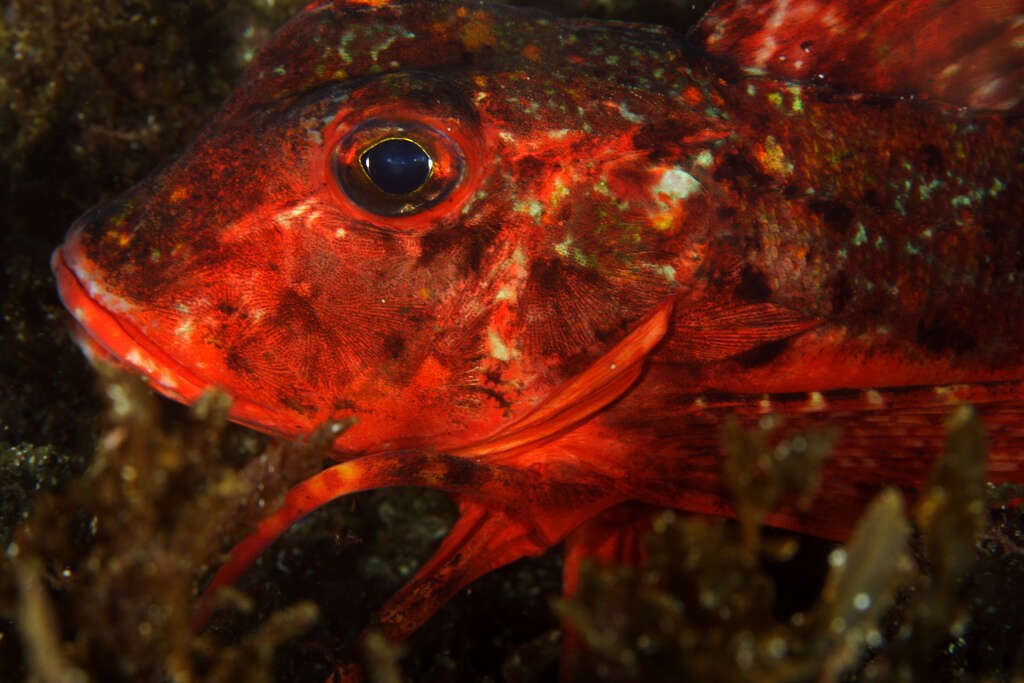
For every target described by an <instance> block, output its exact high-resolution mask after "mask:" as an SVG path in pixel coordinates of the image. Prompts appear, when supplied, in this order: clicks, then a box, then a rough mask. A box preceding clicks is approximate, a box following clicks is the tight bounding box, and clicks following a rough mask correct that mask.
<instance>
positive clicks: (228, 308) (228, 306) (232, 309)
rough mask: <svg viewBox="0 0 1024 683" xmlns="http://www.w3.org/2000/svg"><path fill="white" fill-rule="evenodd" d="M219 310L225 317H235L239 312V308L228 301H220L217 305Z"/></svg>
mask: <svg viewBox="0 0 1024 683" xmlns="http://www.w3.org/2000/svg"><path fill="white" fill-rule="evenodd" d="M217 310H218V311H219V312H221V313H223V314H224V315H228V316H231V315H234V314H235V313H236V312H237V311H238V307H237V306H235V305H234V304H232V303H230V302H228V301H220V302H218V303H217Z"/></svg>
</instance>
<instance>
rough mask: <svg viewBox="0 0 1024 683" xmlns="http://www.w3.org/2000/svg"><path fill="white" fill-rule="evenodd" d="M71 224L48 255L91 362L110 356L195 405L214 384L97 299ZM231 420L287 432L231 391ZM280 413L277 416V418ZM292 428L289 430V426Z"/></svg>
mask: <svg viewBox="0 0 1024 683" xmlns="http://www.w3.org/2000/svg"><path fill="white" fill-rule="evenodd" d="M78 236H79V231H78V230H75V229H72V231H71V232H70V233H69V235H68V238H67V240H66V241H65V243H64V244H62V245H61V246H59V247H57V248H56V249H55V250H54V251H53V255H52V256H51V257H50V268H51V270H52V271H53V275H54V278H55V279H56V281H57V293H58V295H59V296H60V299H61V302H62V303H63V304H64V307H65V308H66V309H67V310H68V311H69V312H70V313H71V316H72V318H73V319H74V320H73V322H72V325H71V337H72V339H73V340H74V342H75V344H76V345H77V346H78V347H79V348H80V349H81V350H82V352H83V353H84V354H85V356H86V358H88V359H89V361H90V362H91V363H93V364H96V363H97V362H108V363H112V364H113V365H116V366H119V367H121V368H124V369H126V370H129V371H132V372H135V373H138V374H140V375H142V376H143V377H144V378H145V379H146V380H148V382H149V383H150V385H151V386H152V387H153V388H154V389H155V390H156V391H157V392H159V393H161V394H163V395H164V396H166V397H168V398H170V399H172V400H175V401H178V402H180V403H185V404H187V405H191V404H192V403H194V402H195V401H196V400H197V399H198V398H199V397H200V396H201V395H202V394H203V393H204V392H205V391H207V390H210V389H213V388H214V387H215V385H214V384H213V383H211V382H209V381H206V380H204V379H203V378H202V377H200V376H199V375H198V374H196V373H195V371H194V370H192V369H191V368H189V367H188V366H187V365H184V364H183V363H181V362H179V361H178V360H176V359H175V358H173V357H172V356H170V355H169V354H168V353H166V352H165V351H163V350H162V349H161V348H160V347H159V346H158V345H157V344H156V343H155V342H153V340H151V339H150V338H149V337H147V336H146V334H145V333H143V332H142V330H140V329H139V328H138V327H137V326H135V325H134V324H132V322H131V321H130V320H129V319H127V317H126V316H118V315H117V314H116V313H114V312H113V311H111V310H109V309H108V308H106V307H105V306H103V305H102V304H101V303H99V301H98V300H97V297H98V295H101V294H102V293H103V292H102V288H101V287H100V286H99V285H98V284H97V283H96V280H95V279H94V278H91V277H89V276H88V275H87V272H88V269H87V268H85V267H84V266H83V265H82V262H83V261H86V260H87V257H85V256H84V255H83V254H82V253H81V251H82V246H81V244H80V243H79V242H78V239H77V238H78ZM231 398H232V406H231V411H230V415H231V418H232V420H234V421H236V422H239V423H242V424H245V425H248V426H250V427H253V428H256V429H259V430H260V431H263V432H270V433H272V434H280V435H284V431H279V430H276V429H274V428H273V427H272V425H274V424H275V422H276V421H279V418H280V416H279V415H277V412H276V411H273V410H271V409H270V408H268V407H266V406H264V405H261V404H259V403H256V402H253V401H249V400H246V399H244V398H238V397H235V396H232V397H231ZM275 418H277V420H275ZM289 431H290V430H289Z"/></svg>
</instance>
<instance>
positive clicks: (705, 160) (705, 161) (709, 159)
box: [693, 150, 715, 168]
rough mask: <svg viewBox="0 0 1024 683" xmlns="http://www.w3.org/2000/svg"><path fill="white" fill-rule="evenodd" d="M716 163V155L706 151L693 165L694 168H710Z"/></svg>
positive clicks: (698, 156)
mask: <svg viewBox="0 0 1024 683" xmlns="http://www.w3.org/2000/svg"><path fill="white" fill-rule="evenodd" d="M714 162H715V157H714V155H713V154H711V152H710V151H709V150H704V151H703V152H701V153H700V154H698V155H697V158H696V159H695V160H694V162H693V164H694V166H701V167H702V168H710V167H711V164H713V163H714Z"/></svg>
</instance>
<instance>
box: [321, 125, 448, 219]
mask: <svg viewBox="0 0 1024 683" xmlns="http://www.w3.org/2000/svg"><path fill="white" fill-rule="evenodd" d="M331 155H332V156H331V160H330V161H331V170H332V171H333V173H332V175H333V180H334V181H335V182H336V183H337V186H338V187H339V188H340V189H341V191H342V192H343V193H344V195H345V196H346V197H347V198H348V199H349V200H350V201H351V202H352V203H354V204H355V205H357V206H358V207H360V208H362V209H365V210H366V211H369V212H371V213H374V214H377V215H378V216H386V217H400V216H410V215H413V214H416V213H419V212H421V211H424V210H426V209H429V208H430V207H432V206H436V205H437V204H438V203H440V202H442V201H443V200H444V199H445V198H446V197H448V196H449V195H450V194H451V192H452V190H453V189H455V187H456V186H458V184H459V183H460V182H461V180H462V178H463V176H464V173H465V161H464V159H463V155H462V153H461V150H460V149H459V148H458V146H457V145H456V144H455V142H454V141H453V140H452V139H451V138H450V137H448V136H447V135H445V134H444V133H442V132H441V131H439V130H437V129H436V128H433V127H431V126H428V125H425V124H422V123H419V122H415V121H408V122H404V121H387V120H382V119H371V120H369V121H365V122H363V123H362V124H361V125H359V126H356V127H355V128H353V129H352V130H350V131H349V132H348V133H347V134H345V135H344V136H343V137H342V138H341V139H340V140H338V142H337V144H336V145H335V146H334V149H333V150H332V152H331Z"/></svg>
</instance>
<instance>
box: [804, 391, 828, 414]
mask: <svg viewBox="0 0 1024 683" xmlns="http://www.w3.org/2000/svg"><path fill="white" fill-rule="evenodd" d="M827 407H828V404H827V403H826V402H825V397H824V396H823V395H822V393H821V392H820V391H812V392H811V393H810V396H808V398H807V410H825V408H827Z"/></svg>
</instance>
